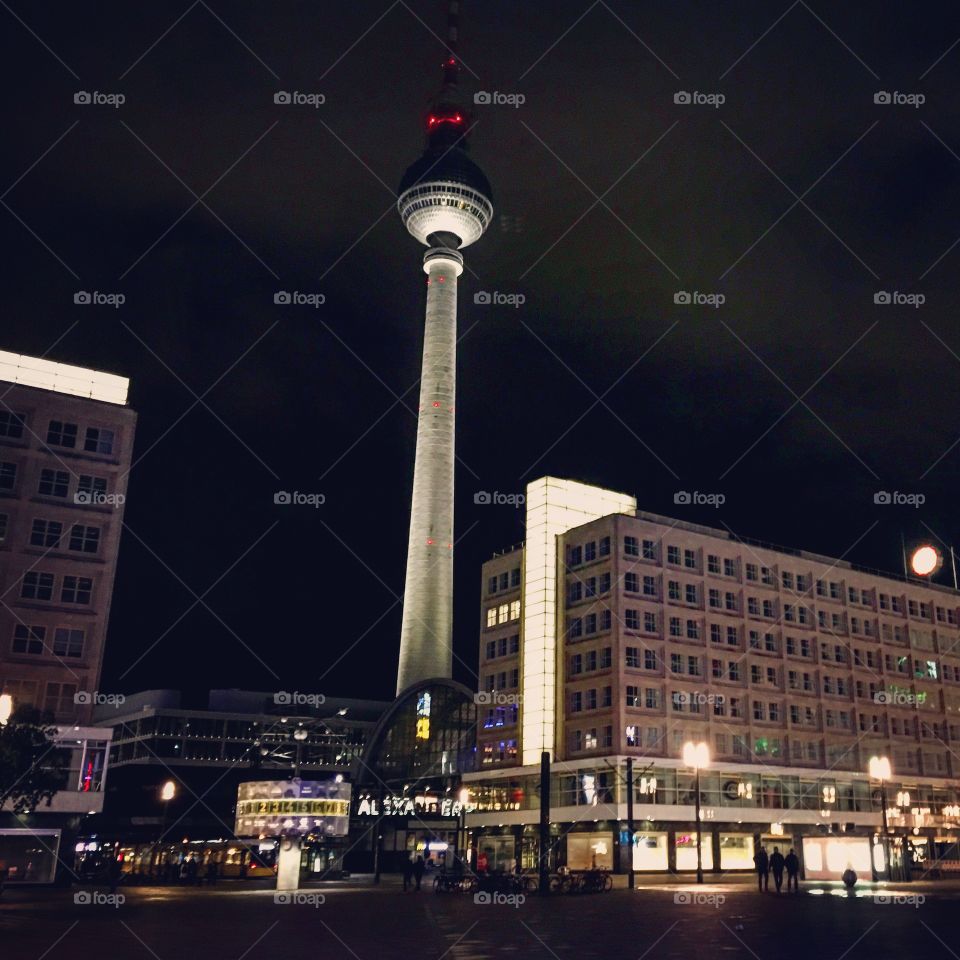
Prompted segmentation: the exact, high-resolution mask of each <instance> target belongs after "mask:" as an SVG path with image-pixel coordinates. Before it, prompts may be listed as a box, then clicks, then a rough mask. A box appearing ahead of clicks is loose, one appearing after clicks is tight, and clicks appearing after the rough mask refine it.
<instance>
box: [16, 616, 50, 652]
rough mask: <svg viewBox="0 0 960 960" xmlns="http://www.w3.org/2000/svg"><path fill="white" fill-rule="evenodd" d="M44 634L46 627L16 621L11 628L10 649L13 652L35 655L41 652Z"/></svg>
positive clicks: (45, 633)
mask: <svg viewBox="0 0 960 960" xmlns="http://www.w3.org/2000/svg"><path fill="white" fill-rule="evenodd" d="M46 635H47V628H46V627H28V626H27V625H26V624H23V623H18V624H17V625H16V626H15V627H14V628H13V645H12V647H11V649H12V650H13V652H14V653H29V654H32V655H33V656H37V655H39V654H41V653H43V640H44V637H46Z"/></svg>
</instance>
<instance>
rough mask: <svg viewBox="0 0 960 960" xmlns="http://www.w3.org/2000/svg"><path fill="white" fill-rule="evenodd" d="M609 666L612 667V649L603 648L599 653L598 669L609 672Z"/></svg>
mask: <svg viewBox="0 0 960 960" xmlns="http://www.w3.org/2000/svg"><path fill="white" fill-rule="evenodd" d="M611 666H613V649H612V648H611V647H604V648H603V649H602V650H601V651H600V669H601V670H609V669H610V667H611Z"/></svg>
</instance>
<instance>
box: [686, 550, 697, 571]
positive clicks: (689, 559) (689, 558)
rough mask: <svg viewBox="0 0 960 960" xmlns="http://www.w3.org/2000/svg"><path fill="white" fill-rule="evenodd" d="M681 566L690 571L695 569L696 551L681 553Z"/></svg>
mask: <svg viewBox="0 0 960 960" xmlns="http://www.w3.org/2000/svg"><path fill="white" fill-rule="evenodd" d="M683 565H684V566H685V567H687V568H688V569H690V570H696V569H697V551H696V550H684V551H683Z"/></svg>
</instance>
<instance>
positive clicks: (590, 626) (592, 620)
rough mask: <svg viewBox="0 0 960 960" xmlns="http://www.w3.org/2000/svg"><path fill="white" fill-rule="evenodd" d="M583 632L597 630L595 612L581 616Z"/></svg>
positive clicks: (594, 631)
mask: <svg viewBox="0 0 960 960" xmlns="http://www.w3.org/2000/svg"><path fill="white" fill-rule="evenodd" d="M583 632H584V633H596V632H597V615H596V614H595V613H588V614H587V615H586V616H585V617H584V618H583Z"/></svg>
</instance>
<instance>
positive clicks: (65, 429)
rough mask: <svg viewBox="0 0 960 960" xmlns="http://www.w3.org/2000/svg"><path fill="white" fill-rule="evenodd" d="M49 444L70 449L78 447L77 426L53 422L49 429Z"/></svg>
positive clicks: (58, 421) (59, 421)
mask: <svg viewBox="0 0 960 960" xmlns="http://www.w3.org/2000/svg"><path fill="white" fill-rule="evenodd" d="M47 443H49V444H50V445H51V446H53V447H69V449H71V450H72V449H73V448H74V447H75V446H76V445H77V425H76V424H75V423H64V421H63V420H51V421H50V426H49V427H47Z"/></svg>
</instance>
